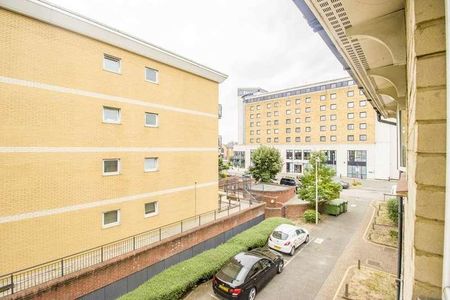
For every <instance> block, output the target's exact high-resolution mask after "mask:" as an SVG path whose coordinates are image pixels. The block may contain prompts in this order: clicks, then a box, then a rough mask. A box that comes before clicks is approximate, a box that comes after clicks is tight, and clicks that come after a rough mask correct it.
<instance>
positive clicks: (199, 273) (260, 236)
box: [121, 218, 292, 300]
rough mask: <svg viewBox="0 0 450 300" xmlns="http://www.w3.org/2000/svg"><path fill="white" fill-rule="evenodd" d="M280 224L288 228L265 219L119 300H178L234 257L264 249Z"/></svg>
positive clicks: (166, 271)
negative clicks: (249, 251)
mask: <svg viewBox="0 0 450 300" xmlns="http://www.w3.org/2000/svg"><path fill="white" fill-rule="evenodd" d="M284 223H289V224H292V222H291V221H289V220H287V219H284V218H269V219H266V220H264V221H263V222H261V223H259V224H258V225H256V226H254V227H252V228H250V229H248V230H246V231H244V232H242V233H240V234H238V235H236V236H235V237H233V238H231V239H230V240H228V241H227V242H225V243H224V244H222V245H220V246H218V247H216V248H214V249H211V250H208V251H205V252H202V253H200V254H199V255H197V256H195V257H193V258H191V259H188V260H185V261H183V262H181V263H179V264H176V265H174V266H171V267H170V268H168V269H167V270H165V271H163V272H161V273H159V274H157V275H156V276H154V277H153V278H151V279H150V280H148V281H147V282H145V283H144V284H142V285H141V286H139V287H138V288H137V289H136V290H134V291H132V292H130V293H128V294H126V295H124V296H122V297H121V299H122V300H128V299H149V300H150V299H152V300H153V299H155V300H156V299H158V300H169V299H170V300H171V299H180V298H181V297H182V296H183V295H184V294H185V293H186V292H188V291H189V290H190V289H192V288H193V287H195V286H196V285H197V284H198V283H199V282H202V281H206V280H208V279H209V278H211V277H212V276H213V275H214V274H215V273H217V271H219V269H220V268H221V267H222V265H223V264H224V263H225V262H226V261H227V260H228V259H230V258H231V257H233V256H234V255H236V254H238V253H239V252H242V251H246V250H249V249H252V248H257V247H262V246H264V245H265V244H266V242H267V239H268V237H269V235H270V233H271V232H272V230H273V229H274V228H275V227H277V226H278V225H280V224H284Z"/></svg>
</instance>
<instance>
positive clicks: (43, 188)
mask: <svg viewBox="0 0 450 300" xmlns="http://www.w3.org/2000/svg"><path fill="white" fill-rule="evenodd" d="M0 45H1V47H0V103H1V105H0V112H1V115H2V123H1V125H0V137H1V138H0V166H1V167H0V178H2V180H1V188H0V207H1V208H2V209H1V211H0V235H1V243H0V253H1V260H0V274H7V273H9V272H13V271H17V270H19V269H23V268H27V267H30V266H33V265H37V264H40V263H43V262H46V261H49V260H53V259H57V258H60V257H63V256H67V255H70V254H73V253H76V252H80V251H83V250H86V249H90V248H93V247H96V246H99V245H102V244H105V243H109V242H112V241H115V240H119V239H121V238H124V237H128V236H131V235H134V234H137V233H140V232H143V231H146V230H149V229H152V228H156V227H159V226H162V225H165V224H169V223H171V222H175V221H179V220H181V219H184V218H188V217H192V216H194V215H198V214H200V213H204V212H207V211H211V210H214V209H216V208H217V193H218V186H217V180H218V178H217V136H218V119H217V111H218V84H219V83H220V82H222V81H223V80H225V78H226V76H225V75H224V74H222V73H219V72H217V71H214V70H212V69H210V68H208V67H205V66H202V65H200V64H198V63H195V62H193V61H190V60H188V59H186V58H183V57H181V56H179V55H177V54H174V53H171V52H169V51H167V50H164V49H161V48H158V47H156V46H154V45H152V44H149V43H147V42H145V41H142V40H139V39H137V38H135V37H132V36H129V35H126V34H124V33H122V32H119V31H117V30H114V29H112V28H109V27H107V26H105V25H101V24H98V23H96V22H94V21H92V20H88V19H85V18H83V17H81V16H78V15H75V14H73V13H71V12H67V11H64V10H62V9H60V8H56V7H53V6H51V5H49V4H45V3H42V2H38V1H6V0H5V1H3V0H2V1H0Z"/></svg>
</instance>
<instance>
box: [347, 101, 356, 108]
mask: <svg viewBox="0 0 450 300" xmlns="http://www.w3.org/2000/svg"><path fill="white" fill-rule="evenodd" d="M347 107H348V108H352V107H355V103H354V102H353V101H351V102H347Z"/></svg>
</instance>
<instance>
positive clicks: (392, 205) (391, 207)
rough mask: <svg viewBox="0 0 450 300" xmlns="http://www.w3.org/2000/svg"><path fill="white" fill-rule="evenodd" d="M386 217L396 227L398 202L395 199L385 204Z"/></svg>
mask: <svg viewBox="0 0 450 300" xmlns="http://www.w3.org/2000/svg"><path fill="white" fill-rule="evenodd" d="M387 209H388V216H389V219H391V221H392V222H394V223H395V225H398V202H397V199H396V198H391V199H389V200H388V202H387Z"/></svg>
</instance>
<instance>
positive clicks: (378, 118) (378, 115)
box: [376, 110, 397, 126]
mask: <svg viewBox="0 0 450 300" xmlns="http://www.w3.org/2000/svg"><path fill="white" fill-rule="evenodd" d="M376 112H377V121H378V122H380V123H384V124H388V125H392V126H397V123H395V122H392V121H386V120H383V119H382V118H381V113H380V112H379V111H378V110H376Z"/></svg>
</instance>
